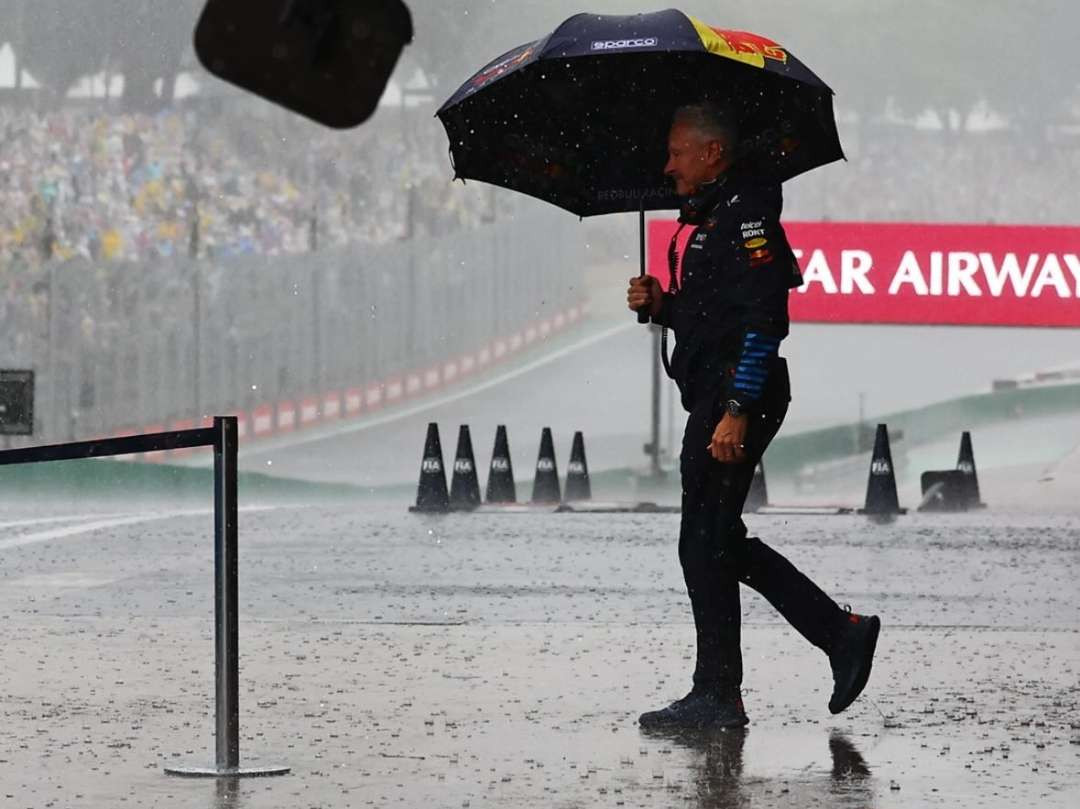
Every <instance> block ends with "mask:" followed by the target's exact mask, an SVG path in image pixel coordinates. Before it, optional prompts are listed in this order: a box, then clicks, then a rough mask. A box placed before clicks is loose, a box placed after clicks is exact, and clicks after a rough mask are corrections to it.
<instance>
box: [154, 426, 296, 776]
mask: <svg viewBox="0 0 1080 809" xmlns="http://www.w3.org/2000/svg"><path fill="white" fill-rule="evenodd" d="M212 430H213V434H214V651H215V655H214V657H215V659H214V686H215V710H216V721H215V738H214V741H215V761H214V764H215V766H214V767H212V768H208V767H166V768H165V772H166V773H168V774H169V775H186V776H195V777H210V778H213V777H229V778H235V777H240V776H258V775H284V774H285V773H287V772H288V771H289V768H288V767H241V766H240V644H239V640H238V639H239V635H240V629H239V599H238V587H237V570H238V564H237V553H238V543H237V518H238V512H237V505H236V454H237V445H238V443H239V435H238V430H237V422H236V416H215V417H214V426H213V428H212Z"/></svg>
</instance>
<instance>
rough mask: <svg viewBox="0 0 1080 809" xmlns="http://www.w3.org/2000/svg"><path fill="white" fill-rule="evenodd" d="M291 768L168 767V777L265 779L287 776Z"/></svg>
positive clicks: (166, 771) (166, 770) (166, 769)
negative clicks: (272, 776)
mask: <svg viewBox="0 0 1080 809" xmlns="http://www.w3.org/2000/svg"><path fill="white" fill-rule="evenodd" d="M289 769H290V768H289V767H235V768H226V769H223V770H219V769H218V768H217V767H166V768H165V774H166V775H179V776H181V777H183V778H264V777H267V776H271V775H285V774H286V773H287V772H289Z"/></svg>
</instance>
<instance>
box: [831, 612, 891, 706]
mask: <svg viewBox="0 0 1080 809" xmlns="http://www.w3.org/2000/svg"><path fill="white" fill-rule="evenodd" d="M869 622H870V634H869V636H868V637H867V645H866V648H867V651H868V654H867V655H866V656H865V658H864V659H865V660H866V667H865V668H863V669H862V670H861V671H859V673H858V676H856V677H855V682H854V683H853V684H852V687H851V697H850V698H849V699H848V701H847V702H845V703H844V704H843V705H841V706H839V707H838V708H834V707H833V706H832V705H830V706H829V712H830V713H834V714H838V713H841V712H842V711H844V710H846V709H847V708H849V707H850V706H851V703H853V702H854V701H855V700H857V699H858V698H859V694H861V693H862V692H863V689H864V688H866V683H867V682H868V681H869V680H870V669H871V668H872V667H873V665H874V652H875V651H877V639H878V635H879V634H881V619H880V618H878V617H877V616H876V615H875V616H873V617H872V618H870V619H869Z"/></svg>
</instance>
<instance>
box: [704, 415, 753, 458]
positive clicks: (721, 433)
mask: <svg viewBox="0 0 1080 809" xmlns="http://www.w3.org/2000/svg"><path fill="white" fill-rule="evenodd" d="M748 423H749V416H747V415H746V414H745V413H743V414H741V415H738V416H733V415H731V414H730V413H725V414H724V417H723V418H722V419H720V423H719V424H717V425H716V429H715V430H713V436H712V441H710V442H709V454H710V455H712V456H713V457H714V458H715V459H716V460H718V461H720V463H740V462H742V461H744V460H746V447H745V446H744V444H745V442H746V427H747V424H748Z"/></svg>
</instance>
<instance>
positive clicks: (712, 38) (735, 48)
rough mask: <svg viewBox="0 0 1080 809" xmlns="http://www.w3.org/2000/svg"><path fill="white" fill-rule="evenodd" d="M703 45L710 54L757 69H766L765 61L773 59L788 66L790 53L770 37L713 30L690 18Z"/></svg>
mask: <svg viewBox="0 0 1080 809" xmlns="http://www.w3.org/2000/svg"><path fill="white" fill-rule="evenodd" d="M690 22H692V23H693V24H694V28H695V29H696V30H697V33H698V36H699V37H701V44H702V45H704V46H705V49H706V50H707V51H708V52H709V53H715V54H717V55H719V56H726V57H727V58H728V59H735V60H736V61H739V62H745V63H746V64H748V65H754V66H755V67H765V60H766V59H771V60H773V61H775V62H780V63H781V64H786V63H787V60H788V53H787V51H786V50H784V49H783V48H782V47H780V45H779V44H778V43H776V42H774V41H773V40H771V39H769V38H768V37H763V36H761V35H760V34H753V33H750V32H749V31H734V30H731V29H729V28H713V27H711V26H709V25H706V24H705V23H703V22H702V21H701V20H698V19H695V18H694V17H690Z"/></svg>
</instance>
